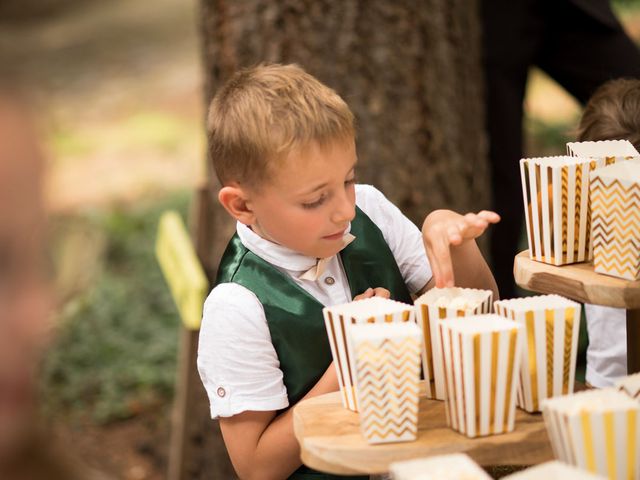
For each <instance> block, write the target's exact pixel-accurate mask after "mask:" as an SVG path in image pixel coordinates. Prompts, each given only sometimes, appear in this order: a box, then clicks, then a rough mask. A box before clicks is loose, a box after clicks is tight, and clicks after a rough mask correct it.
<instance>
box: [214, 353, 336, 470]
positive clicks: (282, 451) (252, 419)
mask: <svg viewBox="0 0 640 480" xmlns="http://www.w3.org/2000/svg"><path fill="white" fill-rule="evenodd" d="M336 390H338V378H337V376H336V370H335V367H334V364H333V362H332V363H331V365H329V368H328V369H327V370H326V371H325V373H324V374H323V375H322V377H321V378H320V380H318V383H316V384H315V385H314V387H313V388H312V389H311V390H310V391H309V393H307V394H306V395H305V396H304V397H303V399H305V398H310V397H315V396H317V395H321V394H323V393H329V392H334V391H336ZM220 430H221V431H222V436H223V437H224V443H225V445H226V447H227V451H228V452H229V457H230V458H231V462H232V463H233V466H234V468H235V470H236V473H237V474H238V476H239V477H240V478H242V479H254V478H255V479H265V480H266V479H271V478H273V479H281V478H287V477H288V476H289V475H291V474H292V473H293V472H294V471H295V470H296V469H298V467H300V465H301V464H302V463H301V461H300V447H299V445H298V442H297V441H296V439H295V436H294V433H293V407H290V408H288V409H287V410H285V411H284V412H283V413H281V414H280V415H278V416H276V412H274V411H268V412H257V411H248V412H242V413H239V414H237V415H234V416H232V417H228V418H220Z"/></svg>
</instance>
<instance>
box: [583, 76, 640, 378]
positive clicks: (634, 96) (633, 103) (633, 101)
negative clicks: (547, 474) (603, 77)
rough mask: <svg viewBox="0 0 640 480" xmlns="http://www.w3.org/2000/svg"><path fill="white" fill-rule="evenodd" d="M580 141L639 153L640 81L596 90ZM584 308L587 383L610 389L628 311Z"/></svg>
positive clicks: (622, 365)
mask: <svg viewBox="0 0 640 480" xmlns="http://www.w3.org/2000/svg"><path fill="white" fill-rule="evenodd" d="M578 140H579V141H581V142H583V141H587V140H593V141H596V140H628V141H630V142H631V143H632V144H633V146H634V147H635V148H636V150H639V151H640V80H636V79H618V80H611V81H609V82H607V83H605V84H604V85H602V86H601V87H600V88H599V89H598V90H596V92H595V93H594V94H593V96H592V97H591V99H590V100H589V102H588V103H587V106H586V107H585V109H584V113H583V114H582V119H581V120H580V126H579V127H578ZM584 307H585V308H584V310H585V315H586V319H587V332H588V335H589V345H588V347H587V372H586V381H587V383H588V384H589V385H591V386H594V387H600V388H602V387H609V386H612V385H613V382H614V380H615V379H616V378H618V377H622V376H624V375H626V374H627V324H626V311H625V310H624V309H622V308H612V307H603V306H600V305H589V304H585V306H584Z"/></svg>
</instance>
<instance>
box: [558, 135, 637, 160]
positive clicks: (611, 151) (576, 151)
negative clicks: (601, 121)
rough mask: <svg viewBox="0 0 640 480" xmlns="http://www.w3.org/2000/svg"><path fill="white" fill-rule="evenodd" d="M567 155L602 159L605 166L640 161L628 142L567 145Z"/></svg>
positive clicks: (609, 141) (610, 141) (616, 141)
mask: <svg viewBox="0 0 640 480" xmlns="http://www.w3.org/2000/svg"><path fill="white" fill-rule="evenodd" d="M567 154H569V155H571V156H573V157H584V158H591V159H594V158H603V159H604V160H605V164H606V165H610V164H612V163H615V162H619V161H621V160H632V159H640V153H638V151H637V150H636V149H635V147H634V146H633V144H632V143H631V142H630V141H629V140H598V141H595V142H593V141H588V142H569V143H567Z"/></svg>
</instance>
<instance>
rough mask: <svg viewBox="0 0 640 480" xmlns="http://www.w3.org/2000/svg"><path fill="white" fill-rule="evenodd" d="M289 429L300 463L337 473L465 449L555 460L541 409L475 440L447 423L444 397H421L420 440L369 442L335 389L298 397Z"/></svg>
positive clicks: (496, 461) (485, 457) (522, 460)
mask: <svg viewBox="0 0 640 480" xmlns="http://www.w3.org/2000/svg"><path fill="white" fill-rule="evenodd" d="M293 428H294V431H295V435H296V438H297V440H298V442H299V443H300V451H301V457H302V462H303V463H304V464H305V465H307V466H309V467H311V468H313V469H316V470H320V471H323V472H327V473H334V474H338V475H358V474H380V473H386V472H387V471H388V470H389V464H390V463H392V462H397V461H400V460H408V459H411V458H418V457H426V456H430V455H442V454H446V453H458V452H464V453H466V454H468V455H469V456H471V458H473V459H474V460H475V461H476V462H478V463H479V464H480V465H485V466H489V465H533V464H537V463H541V462H546V461H548V460H552V459H553V452H552V451H551V446H550V444H549V440H548V437H547V432H546V431H545V428H544V422H543V420H542V415H541V414H528V413H526V412H523V411H522V410H520V409H516V423H515V430H514V431H513V432H511V433H506V434H502V435H493V436H488V437H480V438H475V439H470V438H467V437H466V436H464V435H462V434H459V433H456V432H454V431H453V430H451V429H450V428H449V427H447V421H446V418H445V409H444V402H442V401H438V400H429V399H427V398H426V396H421V397H420V409H419V417H418V439H417V440H416V441H414V442H402V443H387V444H380V445H369V444H368V443H367V442H366V441H365V439H364V438H363V436H362V434H361V433H360V421H359V418H358V414H357V413H355V412H352V411H350V410H347V409H346V408H344V407H343V406H342V400H341V397H340V393H339V392H334V393H327V394H325V395H320V396H318V397H314V398H310V399H308V400H303V401H301V402H300V403H299V404H298V405H296V406H295V407H294V409H293Z"/></svg>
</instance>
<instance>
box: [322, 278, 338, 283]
mask: <svg viewBox="0 0 640 480" xmlns="http://www.w3.org/2000/svg"><path fill="white" fill-rule="evenodd" d="M324 283H326V284H327V285H333V284H334V283H336V280H335V279H334V278H333V277H327V278H325V279H324Z"/></svg>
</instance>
